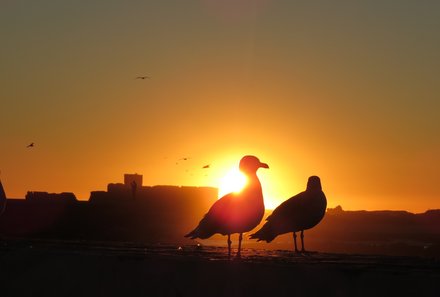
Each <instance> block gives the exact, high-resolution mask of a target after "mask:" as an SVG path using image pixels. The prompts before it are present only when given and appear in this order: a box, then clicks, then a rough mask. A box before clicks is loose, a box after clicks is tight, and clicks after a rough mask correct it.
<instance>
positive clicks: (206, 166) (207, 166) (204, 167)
mask: <svg viewBox="0 0 440 297" xmlns="http://www.w3.org/2000/svg"><path fill="white" fill-rule="evenodd" d="M210 166H211V164H208V165H205V166H203V167H202V169H207V168H209V167H210Z"/></svg>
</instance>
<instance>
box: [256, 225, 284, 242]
mask: <svg viewBox="0 0 440 297" xmlns="http://www.w3.org/2000/svg"><path fill="white" fill-rule="evenodd" d="M276 236H277V234H275V232H273V230H272V225H271V224H270V223H269V222H267V223H266V224H264V226H263V227H261V229H260V230H258V231H257V232H255V233H254V234H251V235H250V238H251V239H256V240H257V241H262V240H264V241H266V242H271V241H272V240H274V238H275V237H276Z"/></svg>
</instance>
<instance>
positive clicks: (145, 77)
mask: <svg viewBox="0 0 440 297" xmlns="http://www.w3.org/2000/svg"><path fill="white" fill-rule="evenodd" d="M147 78H148V79H151V77H149V76H146V75H145V76H137V77H136V78H135V79H147Z"/></svg>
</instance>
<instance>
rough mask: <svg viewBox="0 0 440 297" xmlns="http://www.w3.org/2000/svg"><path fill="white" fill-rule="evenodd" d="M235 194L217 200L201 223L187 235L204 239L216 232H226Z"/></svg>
mask: <svg viewBox="0 0 440 297" xmlns="http://www.w3.org/2000/svg"><path fill="white" fill-rule="evenodd" d="M234 196H235V194H234V193H229V194H227V195H225V196H223V197H222V198H220V199H219V200H217V201H216V202H215V203H214V204H213V205H212V206H211V208H210V209H209V211H208V212H207V213H206V214H205V215H204V217H203V218H202V219H201V220H200V222H199V225H198V226H197V227H196V228H195V229H194V230H193V231H191V232H190V233H188V234H187V235H185V236H186V237H191V238H193V239H194V238H197V237H198V238H202V239H204V238H208V237H211V236H212V235H213V234H215V233H221V234H226V233H227V227H226V226H225V222H228V221H229V219H228V217H229V215H230V214H231V212H230V211H229V210H230V209H231V208H232V206H233V199H234Z"/></svg>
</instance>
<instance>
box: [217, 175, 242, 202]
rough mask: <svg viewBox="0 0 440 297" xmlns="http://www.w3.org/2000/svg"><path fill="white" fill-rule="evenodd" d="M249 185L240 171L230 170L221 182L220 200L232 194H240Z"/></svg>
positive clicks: (219, 189)
mask: <svg viewBox="0 0 440 297" xmlns="http://www.w3.org/2000/svg"><path fill="white" fill-rule="evenodd" d="M246 183H247V179H246V176H245V175H244V174H243V173H241V172H240V170H238V169H232V170H230V171H229V172H228V173H227V174H226V175H225V176H224V177H223V178H222V179H221V180H220V184H219V187H218V195H219V198H221V197H223V196H224V195H226V194H228V193H231V192H236V193H237V192H240V191H241V190H242V189H243V188H244V186H245V185H246Z"/></svg>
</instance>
